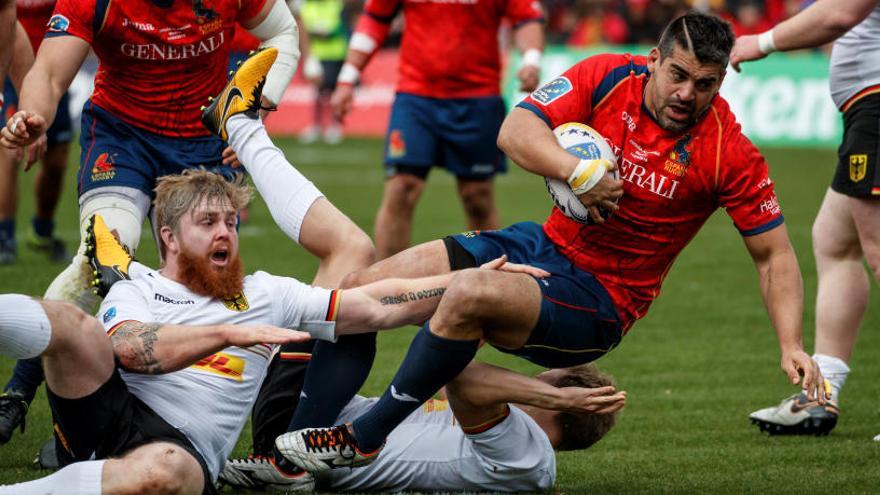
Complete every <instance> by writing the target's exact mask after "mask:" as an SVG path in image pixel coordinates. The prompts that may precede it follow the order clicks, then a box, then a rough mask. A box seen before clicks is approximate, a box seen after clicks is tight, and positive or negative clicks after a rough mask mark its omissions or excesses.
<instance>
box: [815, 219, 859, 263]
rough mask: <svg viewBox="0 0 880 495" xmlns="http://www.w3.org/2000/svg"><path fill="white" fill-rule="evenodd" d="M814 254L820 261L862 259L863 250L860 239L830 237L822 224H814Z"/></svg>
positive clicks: (853, 237)
mask: <svg viewBox="0 0 880 495" xmlns="http://www.w3.org/2000/svg"><path fill="white" fill-rule="evenodd" d="M812 236H813V254H814V255H815V256H816V258H818V259H830V260H834V259H837V260H845V259H860V258H861V257H862V250H861V248H860V247H859V242H858V238H857V237H855V236H852V237H846V238H844V237H841V236H834V235H828V231H827V230H826V229H825V228H824V226H823V225H822V224H821V222H816V223H814V224H813V231H812Z"/></svg>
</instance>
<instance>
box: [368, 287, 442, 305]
mask: <svg viewBox="0 0 880 495" xmlns="http://www.w3.org/2000/svg"><path fill="white" fill-rule="evenodd" d="M444 292H446V287H435V288H433V289H425V290H420V291H418V292H404V293H401V294H397V295H393V296H384V297H381V298H379V302H380V303H382V305H383V306H388V305H389V304H405V303H408V302H415V301H422V300H424V299H431V298H434V297H441V296H442V295H443V293H444Z"/></svg>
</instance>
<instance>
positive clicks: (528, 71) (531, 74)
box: [516, 65, 541, 93]
mask: <svg viewBox="0 0 880 495" xmlns="http://www.w3.org/2000/svg"><path fill="white" fill-rule="evenodd" d="M516 77H517V78H518V79H519V90H520V91H525V92H526V93H531V92H532V91H534V90H535V88H537V87H538V79H539V78H540V77H541V70H540V69H539V68H537V67H535V66H534V65H524V66H522V67H520V69H519V72H517V73H516Z"/></svg>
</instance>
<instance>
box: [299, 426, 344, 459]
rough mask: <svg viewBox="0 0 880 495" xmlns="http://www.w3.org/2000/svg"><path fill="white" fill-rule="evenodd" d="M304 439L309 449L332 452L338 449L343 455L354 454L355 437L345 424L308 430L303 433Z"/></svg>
mask: <svg viewBox="0 0 880 495" xmlns="http://www.w3.org/2000/svg"><path fill="white" fill-rule="evenodd" d="M303 440H304V441H305V444H306V450H307V451H314V452H322V451H326V452H330V451H331V450H337V451H338V452H339V454H340V455H342V456H346V455H347V454H348V455H353V454H354V439H353V438H352V437H351V433H349V432H348V428H347V427H345V426H344V425H343V426H336V427H333V428H330V429H326V428H318V429H314V430H310V431H307V432H305V433H303Z"/></svg>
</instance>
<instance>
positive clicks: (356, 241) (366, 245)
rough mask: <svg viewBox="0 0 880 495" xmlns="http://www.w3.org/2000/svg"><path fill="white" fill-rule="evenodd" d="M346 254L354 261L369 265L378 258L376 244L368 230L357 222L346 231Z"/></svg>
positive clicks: (358, 263)
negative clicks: (361, 227)
mask: <svg viewBox="0 0 880 495" xmlns="http://www.w3.org/2000/svg"><path fill="white" fill-rule="evenodd" d="M344 251H345V252H344V255H345V257H346V258H347V259H349V260H351V261H352V263H354V264H357V265H360V266H361V267H367V266H369V265H370V264H371V263H373V262H374V261H375V260H376V246H375V245H374V244H373V240H372V239H370V236H368V235H367V233H366V232H364V231H363V230H361V229H360V227H358V226H356V225H355V224H351V226H350V227H349V228H348V229H347V231H346V232H345V248H344Z"/></svg>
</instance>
